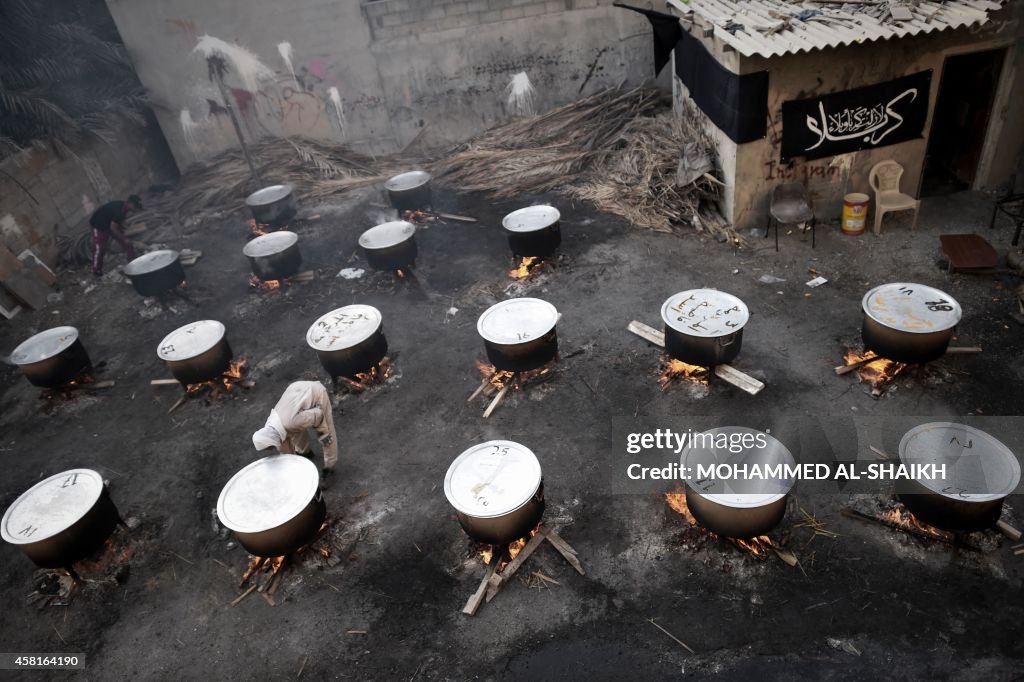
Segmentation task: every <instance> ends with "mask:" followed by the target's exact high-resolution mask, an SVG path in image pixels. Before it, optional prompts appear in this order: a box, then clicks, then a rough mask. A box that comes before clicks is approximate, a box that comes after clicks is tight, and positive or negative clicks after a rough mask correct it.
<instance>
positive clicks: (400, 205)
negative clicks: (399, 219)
mask: <svg viewBox="0 0 1024 682" xmlns="http://www.w3.org/2000/svg"><path fill="white" fill-rule="evenodd" d="M430 180H431V178H430V174H429V173H427V172H425V171H409V172H407V173H401V174H399V175H396V176H394V177H393V178H391V179H389V180H388V181H387V182H385V183H384V190H385V191H386V192H387V193H388V199H389V200H390V201H391V205H392V206H394V207H395V209H396V210H398V212H399V213H400V214H401V213H402V212H403V211H417V210H422V209H426V208H430V206H431V204H432V202H433V195H432V192H431V188H430Z"/></svg>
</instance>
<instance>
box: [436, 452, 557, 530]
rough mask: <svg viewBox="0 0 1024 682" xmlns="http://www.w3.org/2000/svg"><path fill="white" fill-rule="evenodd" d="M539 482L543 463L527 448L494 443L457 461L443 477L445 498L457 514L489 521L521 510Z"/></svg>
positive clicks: (460, 456)
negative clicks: (460, 513)
mask: <svg viewBox="0 0 1024 682" xmlns="http://www.w3.org/2000/svg"><path fill="white" fill-rule="evenodd" d="M540 483H541V471H540V462H539V461H537V456H536V455H534V454H533V452H532V451H531V450H530V449H529V448H528V447H526V446H525V445H520V444H519V443H514V442H512V441H510V440H491V441H487V442H486V443H481V444H479V445H474V446H473V447H471V448H469V449H468V450H466V451H465V452H463V453H462V454H461V455H459V456H458V457H456V458H455V461H454V462H452V464H451V466H450V467H448V473H447V474H445V477H444V495H445V497H447V498H448V502H449V503H451V505H452V506H453V507H455V510H456V511H459V512H462V513H463V514H467V515H468V516H473V517H476V518H478V519H488V518H492V517H496V516H503V515H505V514H508V513H509V512H513V511H515V510H516V509H519V508H520V507H522V506H523V505H524V504H526V503H527V502H529V501H530V499H531V498H532V497H533V496H534V495H535V494H536V492H537V489H538V488H539V487H540Z"/></svg>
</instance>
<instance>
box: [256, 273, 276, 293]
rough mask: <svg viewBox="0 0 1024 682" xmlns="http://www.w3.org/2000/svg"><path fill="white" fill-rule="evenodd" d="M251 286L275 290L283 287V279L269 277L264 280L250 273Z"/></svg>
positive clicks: (261, 289) (262, 289)
mask: <svg viewBox="0 0 1024 682" xmlns="http://www.w3.org/2000/svg"><path fill="white" fill-rule="evenodd" d="M249 286H250V287H252V288H253V289H258V290H260V291H274V290H275V289H280V288H281V280H279V279H268V280H266V281H264V280H262V279H260V278H259V277H257V276H256V275H249Z"/></svg>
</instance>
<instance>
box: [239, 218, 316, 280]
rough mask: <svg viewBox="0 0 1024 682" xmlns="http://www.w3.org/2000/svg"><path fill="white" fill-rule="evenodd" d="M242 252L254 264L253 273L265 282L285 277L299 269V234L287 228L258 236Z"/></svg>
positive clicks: (300, 263) (300, 260) (300, 255)
mask: <svg viewBox="0 0 1024 682" xmlns="http://www.w3.org/2000/svg"><path fill="white" fill-rule="evenodd" d="M242 253H243V254H244V255H245V256H246V257H247V258H248V259H249V262H250V263H251V265H252V274H254V275H256V276H257V277H258V278H260V279H261V280H263V281H264V282H266V281H269V280H277V279H284V278H285V277H290V276H291V275H294V274H295V273H296V272H298V271H299V266H301V265H302V254H301V253H299V235H297V234H295V233H294V232H288V231H287V230H281V231H280V232H271V233H270V234H265V235H262V236H260V237H256V239H253V240H252V241H251V242H249V243H248V244H246V245H245V248H243V249H242Z"/></svg>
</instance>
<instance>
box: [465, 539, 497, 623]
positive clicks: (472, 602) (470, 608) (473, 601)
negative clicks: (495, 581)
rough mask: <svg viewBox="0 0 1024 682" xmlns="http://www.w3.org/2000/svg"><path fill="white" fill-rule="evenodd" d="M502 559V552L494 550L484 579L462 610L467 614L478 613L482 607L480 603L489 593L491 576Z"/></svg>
mask: <svg viewBox="0 0 1024 682" xmlns="http://www.w3.org/2000/svg"><path fill="white" fill-rule="evenodd" d="M500 560H501V552H494V553H493V554H492V555H491V561H490V563H489V564H487V570H486V571H484V579H483V580H481V581H480V586H479V587H477V588H476V592H474V593H473V595H472V596H471V597H470V598H469V601H467V602H466V605H465V606H464V607H462V612H463V613H464V614H466V615H467V616H472V615H474V614H475V613H476V611H477V609H479V608H480V603H481V602H482V601H483V600H484V596H485V595H486V594H487V587H488V585H490V581H491V576H493V575H494V571H495V570H497V568H498V561H500Z"/></svg>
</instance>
